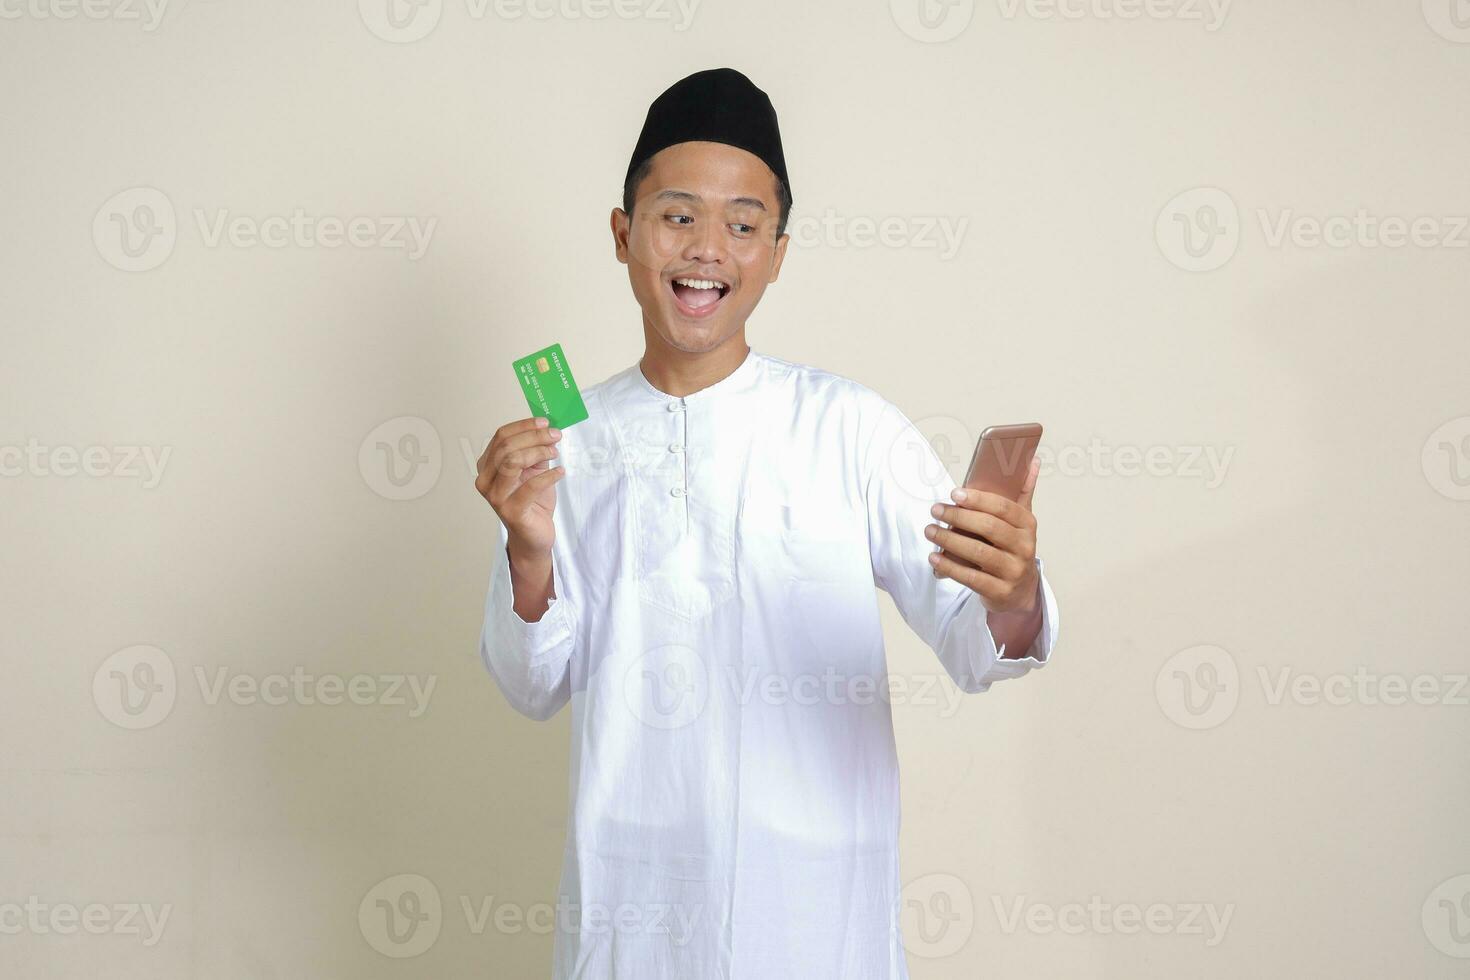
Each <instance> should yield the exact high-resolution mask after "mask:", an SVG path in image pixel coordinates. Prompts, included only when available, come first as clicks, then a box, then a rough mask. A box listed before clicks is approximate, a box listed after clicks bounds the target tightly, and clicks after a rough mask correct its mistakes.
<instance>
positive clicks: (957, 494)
mask: <svg viewBox="0 0 1470 980" xmlns="http://www.w3.org/2000/svg"><path fill="white" fill-rule="evenodd" d="M950 496H951V497H953V498H954V499H955V502H956V503H958V502H960V501H962V500H964V499H965V498H966V497H968V496H969V494H967V493H966V492H965V491H964V490H963V489H961V488H959V487H956V488H955V491H954V493H952V494H950Z"/></svg>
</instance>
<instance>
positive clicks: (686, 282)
mask: <svg viewBox="0 0 1470 980" xmlns="http://www.w3.org/2000/svg"><path fill="white" fill-rule="evenodd" d="M674 282H677V283H678V284H679V285H681V286H688V287H689V288H690V289H719V288H720V287H721V286H722V285H724V283H718V282H715V281H714V280H713V279H675V280H674Z"/></svg>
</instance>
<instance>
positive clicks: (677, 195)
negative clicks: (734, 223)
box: [653, 190, 766, 211]
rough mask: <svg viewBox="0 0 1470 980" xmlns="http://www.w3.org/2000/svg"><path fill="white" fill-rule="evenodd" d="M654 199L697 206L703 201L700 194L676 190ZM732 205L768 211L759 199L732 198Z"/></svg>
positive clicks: (661, 193) (659, 194)
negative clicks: (685, 202) (684, 202)
mask: <svg viewBox="0 0 1470 980" xmlns="http://www.w3.org/2000/svg"><path fill="white" fill-rule="evenodd" d="M653 199H654V200H655V201H688V202H690V203H696V204H697V203H699V202H700V201H702V200H703V199H702V198H701V197H700V196H699V195H698V194H691V193H689V192H688V191H675V190H667V191H659V192H658V193H657V194H655V195H654V198H653ZM730 204H731V205H736V206H741V207H747V208H759V209H760V210H762V211H765V210H766V202H764V201H762V200H761V199H760V198H758V197H732V198H730Z"/></svg>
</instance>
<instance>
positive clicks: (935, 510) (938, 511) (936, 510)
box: [929, 504, 944, 517]
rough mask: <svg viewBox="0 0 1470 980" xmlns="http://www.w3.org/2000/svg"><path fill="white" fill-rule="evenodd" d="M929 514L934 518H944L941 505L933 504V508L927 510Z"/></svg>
mask: <svg viewBox="0 0 1470 980" xmlns="http://www.w3.org/2000/svg"><path fill="white" fill-rule="evenodd" d="M929 513H931V514H933V515H934V516H935V517H943V516H944V505H943V504H935V505H934V506H933V507H930V508H929Z"/></svg>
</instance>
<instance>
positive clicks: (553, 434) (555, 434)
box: [546, 429, 561, 439]
mask: <svg viewBox="0 0 1470 980" xmlns="http://www.w3.org/2000/svg"><path fill="white" fill-rule="evenodd" d="M546 431H547V432H549V433H550V434H551V437H552V438H553V439H560V438H561V430H560V429H547V430H546Z"/></svg>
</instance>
